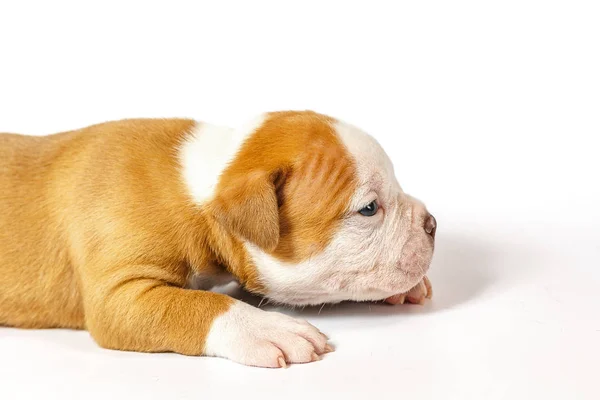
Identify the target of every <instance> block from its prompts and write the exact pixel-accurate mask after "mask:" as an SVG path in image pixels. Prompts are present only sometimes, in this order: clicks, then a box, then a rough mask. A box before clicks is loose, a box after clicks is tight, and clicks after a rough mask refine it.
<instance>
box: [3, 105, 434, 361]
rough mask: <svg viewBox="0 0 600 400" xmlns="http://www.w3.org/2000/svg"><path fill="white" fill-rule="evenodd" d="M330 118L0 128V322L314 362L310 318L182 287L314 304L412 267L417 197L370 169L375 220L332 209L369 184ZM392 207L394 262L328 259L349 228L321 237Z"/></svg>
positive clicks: (132, 343) (111, 341)
mask: <svg viewBox="0 0 600 400" xmlns="http://www.w3.org/2000/svg"><path fill="white" fill-rule="evenodd" d="M335 123H336V122H335V121H334V120H332V119H330V118H329V117H325V116H321V115H318V114H315V113H309V112H301V113H273V114H271V115H269V116H267V117H262V118H259V119H258V120H257V121H255V122H253V123H252V124H250V125H248V126H247V127H244V128H240V129H237V130H232V129H228V128H218V127H214V126H211V125H207V124H201V123H197V122H195V121H192V120H186V119H162V120H158V119H157V120H152V119H141V120H124V121H116V122H109V123H105V124H99V125H94V126H91V127H88V128H85V129H81V130H77V131H72V132H66V133H61V134H55V135H51V136H46V137H28V136H21V135H12V134H2V135H0V187H1V192H0V227H1V229H0V274H2V279H1V280H0V325H9V326H16V327H27V328H44V327H66V328H80V329H88V330H89V331H90V333H91V334H92V336H93V337H94V338H95V340H96V341H98V343H100V344H101V345H103V346H105V347H110V348H116V349H123V350H135V351H175V352H179V353H182V354H190V355H200V354H207V355H216V356H223V357H228V358H231V359H234V360H236V361H238V362H242V363H246V364H251V365H261V366H275V367H276V366H281V365H284V364H285V362H306V361H311V360H315V359H316V358H318V354H322V353H323V352H325V351H326V350H327V345H326V339H325V337H324V336H323V335H322V334H320V332H318V331H317V330H316V329H315V328H314V327H312V326H311V325H309V324H307V323H305V322H303V321H299V320H295V319H293V318H290V317H287V316H285V315H281V314H276V313H267V312H264V311H261V310H258V309H255V308H252V307H250V306H248V305H246V304H243V303H241V302H239V301H236V300H233V299H231V298H229V297H227V296H225V295H221V294H217V293H211V292H207V291H203V290H189V288H191V287H194V288H205V289H208V288H209V287H210V286H211V284H210V283H211V282H216V281H219V280H220V279H223V278H224V279H228V278H229V277H231V278H233V279H236V280H237V281H239V282H240V283H241V284H242V285H244V286H245V287H246V288H247V289H249V290H251V291H254V292H256V293H260V294H264V295H267V296H270V297H273V298H274V300H277V301H283V302H286V303H290V304H315V303H319V302H323V301H341V300H344V299H354V300H368V299H372V300H376V299H383V298H386V297H388V296H391V295H393V294H395V293H400V292H405V291H407V290H408V289H410V288H411V287H413V286H415V284H417V283H419V281H420V280H421V279H423V274H424V272H425V270H426V269H427V267H428V265H429V260H430V258H431V249H432V242H431V243H430V240H431V238H429V237H428V236H427V234H425V233H421V231H422V230H423V228H422V226H423V224H424V222H423V221H424V220H423V218H424V217H423V216H422V215H423V213H424V211H423V210H424V208H423V207H422V206H419V205H417V206H415V204H417V203H414V202H413V200H410V199H409V198H408V197H406V199H409V200H407V201H409V202H411V203H410V204H413V205H412V206H410V208H411V210H412V211H406V209H404V208H402V207H401V206H400V205H399V204H400V202H399V199H400V197H398V198H395V197H393V196H396V195H395V194H394V193H396V192H397V193H400V194H399V195H398V196H403V195H402V194H401V192H398V190H399V187H398V188H396V186H395V185H394V184H393V182H392V183H390V186H389V187H387V186H386V187H382V184H384V183H385V182H386V181H385V179H384V177H383V175H384V173H383V172H381V171H380V172H379V178H377V177H376V178H375V180H376V182H375V186H377V188H378V189H376V190H377V191H380V192H379V194H378V196H379V197H380V198H381V200H380V201H381V202H382V204H383V203H384V202H385V201H387V200H385V199H386V196H387V197H389V199H390V206H389V208H388V210H389V215H390V216H389V217H386V219H384V217H383V216H381V217H377V216H376V217H375V218H380V219H381V220H380V221H379V222H378V221H377V220H375V219H373V218H372V219H368V220H365V219H364V217H360V218H356V217H354V214H350V212H351V211H352V212H354V211H353V208H357V207H358V206H359V204H358V202H359V201H364V200H357V199H359V198H361V199H362V198H363V197H364V196H365V195H366V193H367V192H368V191H367V192H365V190H363V191H362V192H361V190H360V188H361V187H363V186H364V185H367V184H369V185H371V184H370V183H369V182H371V181H369V179H371V180H372V179H373V178H372V177H371V176H368V177H366V178H364V179H363V178H362V177H361V174H362V175H364V172H365V170H364V168H363V169H358V170H357V165H360V163H361V162H365V161H369V160H368V158H365V159H360V157H353V156H352V152H351V151H349V149H351V148H352V146H353V144H352V141H351V140H350V141H348V140H345V139H344V134H343V133H340V128H339V127H337V128H336V125H335ZM346 136H348V135H347V134H346ZM355 136H356V135H355ZM352 137H354V136H352ZM357 137H359V136H357ZM344 140H345V142H344ZM376 175H377V174H376ZM361 185H363V186H361ZM384 186H385V185H384ZM324 194H325V195H326V196H325V197H324V199H325V198H326V199H327V200H326V201H319V199H318V197H319V196H323V195H324ZM367 197H368V196H367ZM402 198H404V197H402ZM310 204H312V206H310V207H307V205H310ZM392 205H393V207H398V210H400V209H402V210H403V211H397V214H396V213H392V210H393V207H392ZM415 207H417V208H415ZM419 207H420V208H419ZM359 208H360V207H359ZM382 208H383V206H382ZM407 212H408V213H409V214H410V215H412V216H410V218H408V217H405V215H406V213H407ZM357 215H358V214H357ZM425 218H426V217H425ZM409 219H410V220H411V221H412V222H410V221H409V222H406V225H405V226H404V228H402V229H405V230H406V232H405V233H404V234H398V235H399V236H398V237H399V238H400V239H401V240H402V241H403V243H404V245H403V246H402V249H401V250H399V251H401V252H402V254H404V255H403V256H402V257H400V258H398V256H394V255H393V254H392V252H383V253H382V251H377V252H375V253H373V254H370V255H367V256H369V257H370V259H367V258H365V261H361V262H362V263H363V264H368V265H365V266H360V265H358V264H357V265H355V266H353V265H348V268H347V269H340V267H339V262H340V261H343V257H342V258H340V257H337V256H336V252H337V251H340V250H338V249H341V250H342V251H343V252H344V253H345V254H347V253H352V251H353V250H352V249H353V248H355V247H356V246H355V243H353V242H352V240H356V239H351V240H350V241H349V239H348V235H341V236H340V233H339V232H346V230H348V232H354V233H352V235H356V234H357V232H358V233H360V232H361V230H365V229H368V230H370V231H372V232H375V231H374V230H375V229H383V227H384V226H385V224H386V223H388V222H386V221H389V224H399V225H402V223H401V220H407V221H408V220H409ZM366 224H370V225H366ZM374 224H375V225H374ZM376 224H378V225H376ZM415 224H416V225H418V226H417V227H416V228H415V226H416V225H415ZM399 225H398V226H399ZM394 226H396V225H394ZM378 227H381V228H378ZM434 228H435V227H434ZM394 229H395V230H397V229H396V228H394ZM414 229H416V230H417V232H416V233H414V234H413V233H411V232H413V230H414ZM419 230H420V231H419ZM402 235H404V236H402ZM371 236H372V238H371V239H370V240H373V241H375V240H376V239H377V235H375V234H374V233H372V234H371ZM350 237H351V238H352V236H350ZM402 238H403V239H402ZM381 240H383V239H381ZM375 245H376V243H375V242H373V243H371V244H365V246H375ZM344 246H346V247H347V249H345V248H344ZM348 246H349V247H348ZM407 248H408V250H407ZM357 251H358V250H357ZM361 253H365V251H364V249H363V250H362V251H361ZM336 257H337V260H338V261H337V262H334V261H335V260H336ZM348 257H352V254H348ZM357 257H358V258H360V254H359V253H357V255H356V256H355V257H354V258H355V259H356V258H357ZM352 259H353V258H348V263H350V264H352V262H353V261H352ZM371 259H372V260H371ZM311 260H318V263H317V262H316V261H311ZM375 260H376V261H377V264H375V263H374V262H375ZM387 260H389V261H387ZM402 260H404V261H402ZM394 263H397V265H396V266H395V267H394V266H393V264H394ZM384 264H385V268H383V267H381V265H384ZM388 265H389V267H388ZM295 266H296V267H298V268H295ZM380 267H381V268H380ZM419 271H420V272H419ZM374 282H377V284H375V283H374ZM359 284H360V286H359Z"/></svg>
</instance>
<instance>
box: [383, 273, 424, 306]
mask: <svg viewBox="0 0 600 400" xmlns="http://www.w3.org/2000/svg"><path fill="white" fill-rule="evenodd" d="M431 296H433V291H432V289H431V282H430V281H429V278H427V277H426V276H424V277H423V280H421V282H419V283H418V284H417V285H416V286H415V287H414V288H412V289H410V290H409V291H408V292H406V293H401V294H396V295H394V296H391V297H388V298H387V299H385V302H386V303H389V304H404V302H405V301H408V302H409V303H413V304H423V303H424V302H425V299H430V298H431Z"/></svg>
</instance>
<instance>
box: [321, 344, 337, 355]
mask: <svg viewBox="0 0 600 400" xmlns="http://www.w3.org/2000/svg"><path fill="white" fill-rule="evenodd" d="M333 351H335V349H334V348H333V346H332V345H330V344H329V343H327V344H326V345H325V353H324V354H327V353H331V352H333Z"/></svg>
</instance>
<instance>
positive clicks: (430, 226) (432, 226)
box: [423, 214, 437, 238]
mask: <svg viewBox="0 0 600 400" xmlns="http://www.w3.org/2000/svg"><path fill="white" fill-rule="evenodd" d="M436 228H437V221H436V220H435V217H434V216H433V215H431V214H429V217H427V218H425V224H424V225H423V229H425V232H427V233H428V234H430V235H431V237H432V238H435V230H436Z"/></svg>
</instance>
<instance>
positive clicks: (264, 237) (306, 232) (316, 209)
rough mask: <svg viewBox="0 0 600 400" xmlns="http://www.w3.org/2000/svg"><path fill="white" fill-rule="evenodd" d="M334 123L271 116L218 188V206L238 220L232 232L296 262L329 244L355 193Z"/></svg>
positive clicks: (312, 116) (299, 115) (303, 115)
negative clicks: (333, 126)
mask: <svg viewBox="0 0 600 400" xmlns="http://www.w3.org/2000/svg"><path fill="white" fill-rule="evenodd" d="M332 122H333V120H332V119H331V118H329V117H326V116H323V115H320V114H317V113H314V112H275V113H271V114H269V115H268V118H267V119H266V121H265V122H264V124H263V125H262V127H261V128H260V129H258V130H257V132H256V133H255V134H254V135H253V136H252V137H251V138H250V139H249V140H248V141H247V142H246V143H245V144H244V146H243V147H242V149H241V150H240V152H239V153H238V156H237V157H236V159H235V161H234V162H233V163H232V164H231V166H230V167H229V168H228V169H226V170H225V171H224V173H223V175H222V177H221V181H220V184H219V187H218V188H217V193H218V194H217V197H216V199H215V201H214V204H213V205H212V207H214V209H215V210H217V214H221V213H223V214H226V215H227V218H232V217H233V218H234V220H231V221H226V225H227V226H229V228H230V229H232V230H233V231H235V232H237V233H240V234H241V236H242V237H244V238H245V239H247V240H249V241H252V242H254V243H255V244H257V245H258V246H259V247H262V248H263V249H264V250H265V251H268V252H270V253H271V254H272V255H274V256H275V257H277V258H279V259H282V260H286V261H292V262H299V261H302V260H304V259H306V258H308V257H309V256H311V255H312V254H315V253H316V252H319V251H321V250H322V249H323V248H324V247H325V246H326V245H327V243H329V241H330V239H331V237H332V235H333V233H334V232H335V229H336V227H337V226H338V223H339V222H340V221H341V218H342V217H343V215H344V213H345V212H346V211H347V207H348V205H349V203H350V199H351V197H352V194H353V193H354V191H355V189H356V172H355V166H354V164H353V160H352V158H351V157H350V155H349V154H348V152H347V150H346V149H345V147H344V146H343V144H342V143H341V142H340V141H339V139H338V137H337V136H336V134H335V132H334V130H333V128H332ZM278 206H279V209H278ZM221 210H227V213H224V211H221ZM232 210H236V211H235V212H232ZM259 217H260V218H259ZM242 227H243V228H242ZM242 230H243V231H242Z"/></svg>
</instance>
